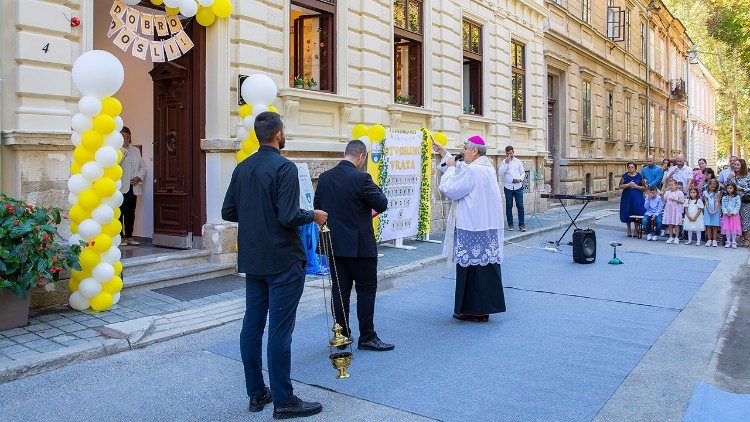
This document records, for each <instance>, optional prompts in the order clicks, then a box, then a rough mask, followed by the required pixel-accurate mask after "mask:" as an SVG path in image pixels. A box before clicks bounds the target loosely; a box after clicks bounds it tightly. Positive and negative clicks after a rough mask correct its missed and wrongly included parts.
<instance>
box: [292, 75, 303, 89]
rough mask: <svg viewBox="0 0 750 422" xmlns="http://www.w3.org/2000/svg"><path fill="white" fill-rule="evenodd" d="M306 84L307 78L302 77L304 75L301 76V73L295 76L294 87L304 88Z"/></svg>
mask: <svg viewBox="0 0 750 422" xmlns="http://www.w3.org/2000/svg"><path fill="white" fill-rule="evenodd" d="M304 86H305V80H304V79H302V76H299V75H297V76H295V77H294V87H295V88H299V89H302V88H304Z"/></svg>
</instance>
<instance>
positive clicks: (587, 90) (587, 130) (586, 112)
mask: <svg viewBox="0 0 750 422" xmlns="http://www.w3.org/2000/svg"><path fill="white" fill-rule="evenodd" d="M583 136H585V137H589V138H590V137H591V81H583Z"/></svg>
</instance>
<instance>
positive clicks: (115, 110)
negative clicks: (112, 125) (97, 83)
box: [102, 97, 122, 117]
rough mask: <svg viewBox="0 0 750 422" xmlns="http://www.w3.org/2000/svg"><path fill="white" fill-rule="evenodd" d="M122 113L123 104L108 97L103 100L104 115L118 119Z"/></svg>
mask: <svg viewBox="0 0 750 422" xmlns="http://www.w3.org/2000/svg"><path fill="white" fill-rule="evenodd" d="M120 113H122V103H121V102H120V100H118V99H117V98H115V97H107V98H105V99H103V100H102V114H106V115H109V116H112V117H117V116H119V115H120Z"/></svg>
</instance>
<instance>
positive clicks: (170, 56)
mask: <svg viewBox="0 0 750 422" xmlns="http://www.w3.org/2000/svg"><path fill="white" fill-rule="evenodd" d="M109 14H110V16H112V23H111V24H110V26H109V29H108V30H107V37H108V38H112V42H113V43H114V44H115V45H116V46H117V47H118V48H119V49H121V50H122V51H125V52H127V51H128V50H129V49H132V51H131V54H132V55H133V57H137V58H139V59H141V60H146V59H147V57H148V56H150V57H151V61H153V62H164V61H169V60H175V59H177V58H179V57H181V56H182V55H183V54H186V53H187V52H188V51H190V50H191V49H192V48H193V47H194V46H195V44H194V43H193V41H192V40H191V39H190V36H188V34H187V33H185V31H184V28H183V26H182V22H180V19H179V18H178V17H177V16H166V15H152V14H149V13H144V12H140V11H138V10H136V9H134V8H132V7H130V6H128V5H126V4H124V3H123V2H122V0H114V3H113V4H112V8H111V9H110V12H109ZM141 35H144V36H145V37H144V36H141ZM155 36H156V37H165V38H166V37H168V38H166V39H165V40H159V41H152V40H151V39H152V38H153V37H155ZM113 37H114V38H113Z"/></svg>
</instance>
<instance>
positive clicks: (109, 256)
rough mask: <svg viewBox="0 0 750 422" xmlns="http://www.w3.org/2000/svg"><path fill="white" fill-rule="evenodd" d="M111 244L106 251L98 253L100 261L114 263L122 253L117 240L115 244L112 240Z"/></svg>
mask: <svg viewBox="0 0 750 422" xmlns="http://www.w3.org/2000/svg"><path fill="white" fill-rule="evenodd" d="M113 239H114V238H113ZM112 245H113V246H112V247H111V248H109V250H108V251H107V252H104V253H103V254H101V255H99V258H101V260H102V262H106V263H107V264H111V265H114V263H115V262H117V261H119V260H120V258H122V253H121V252H120V247H119V245H120V242H117V245H115V243H114V240H113V241H112Z"/></svg>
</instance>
